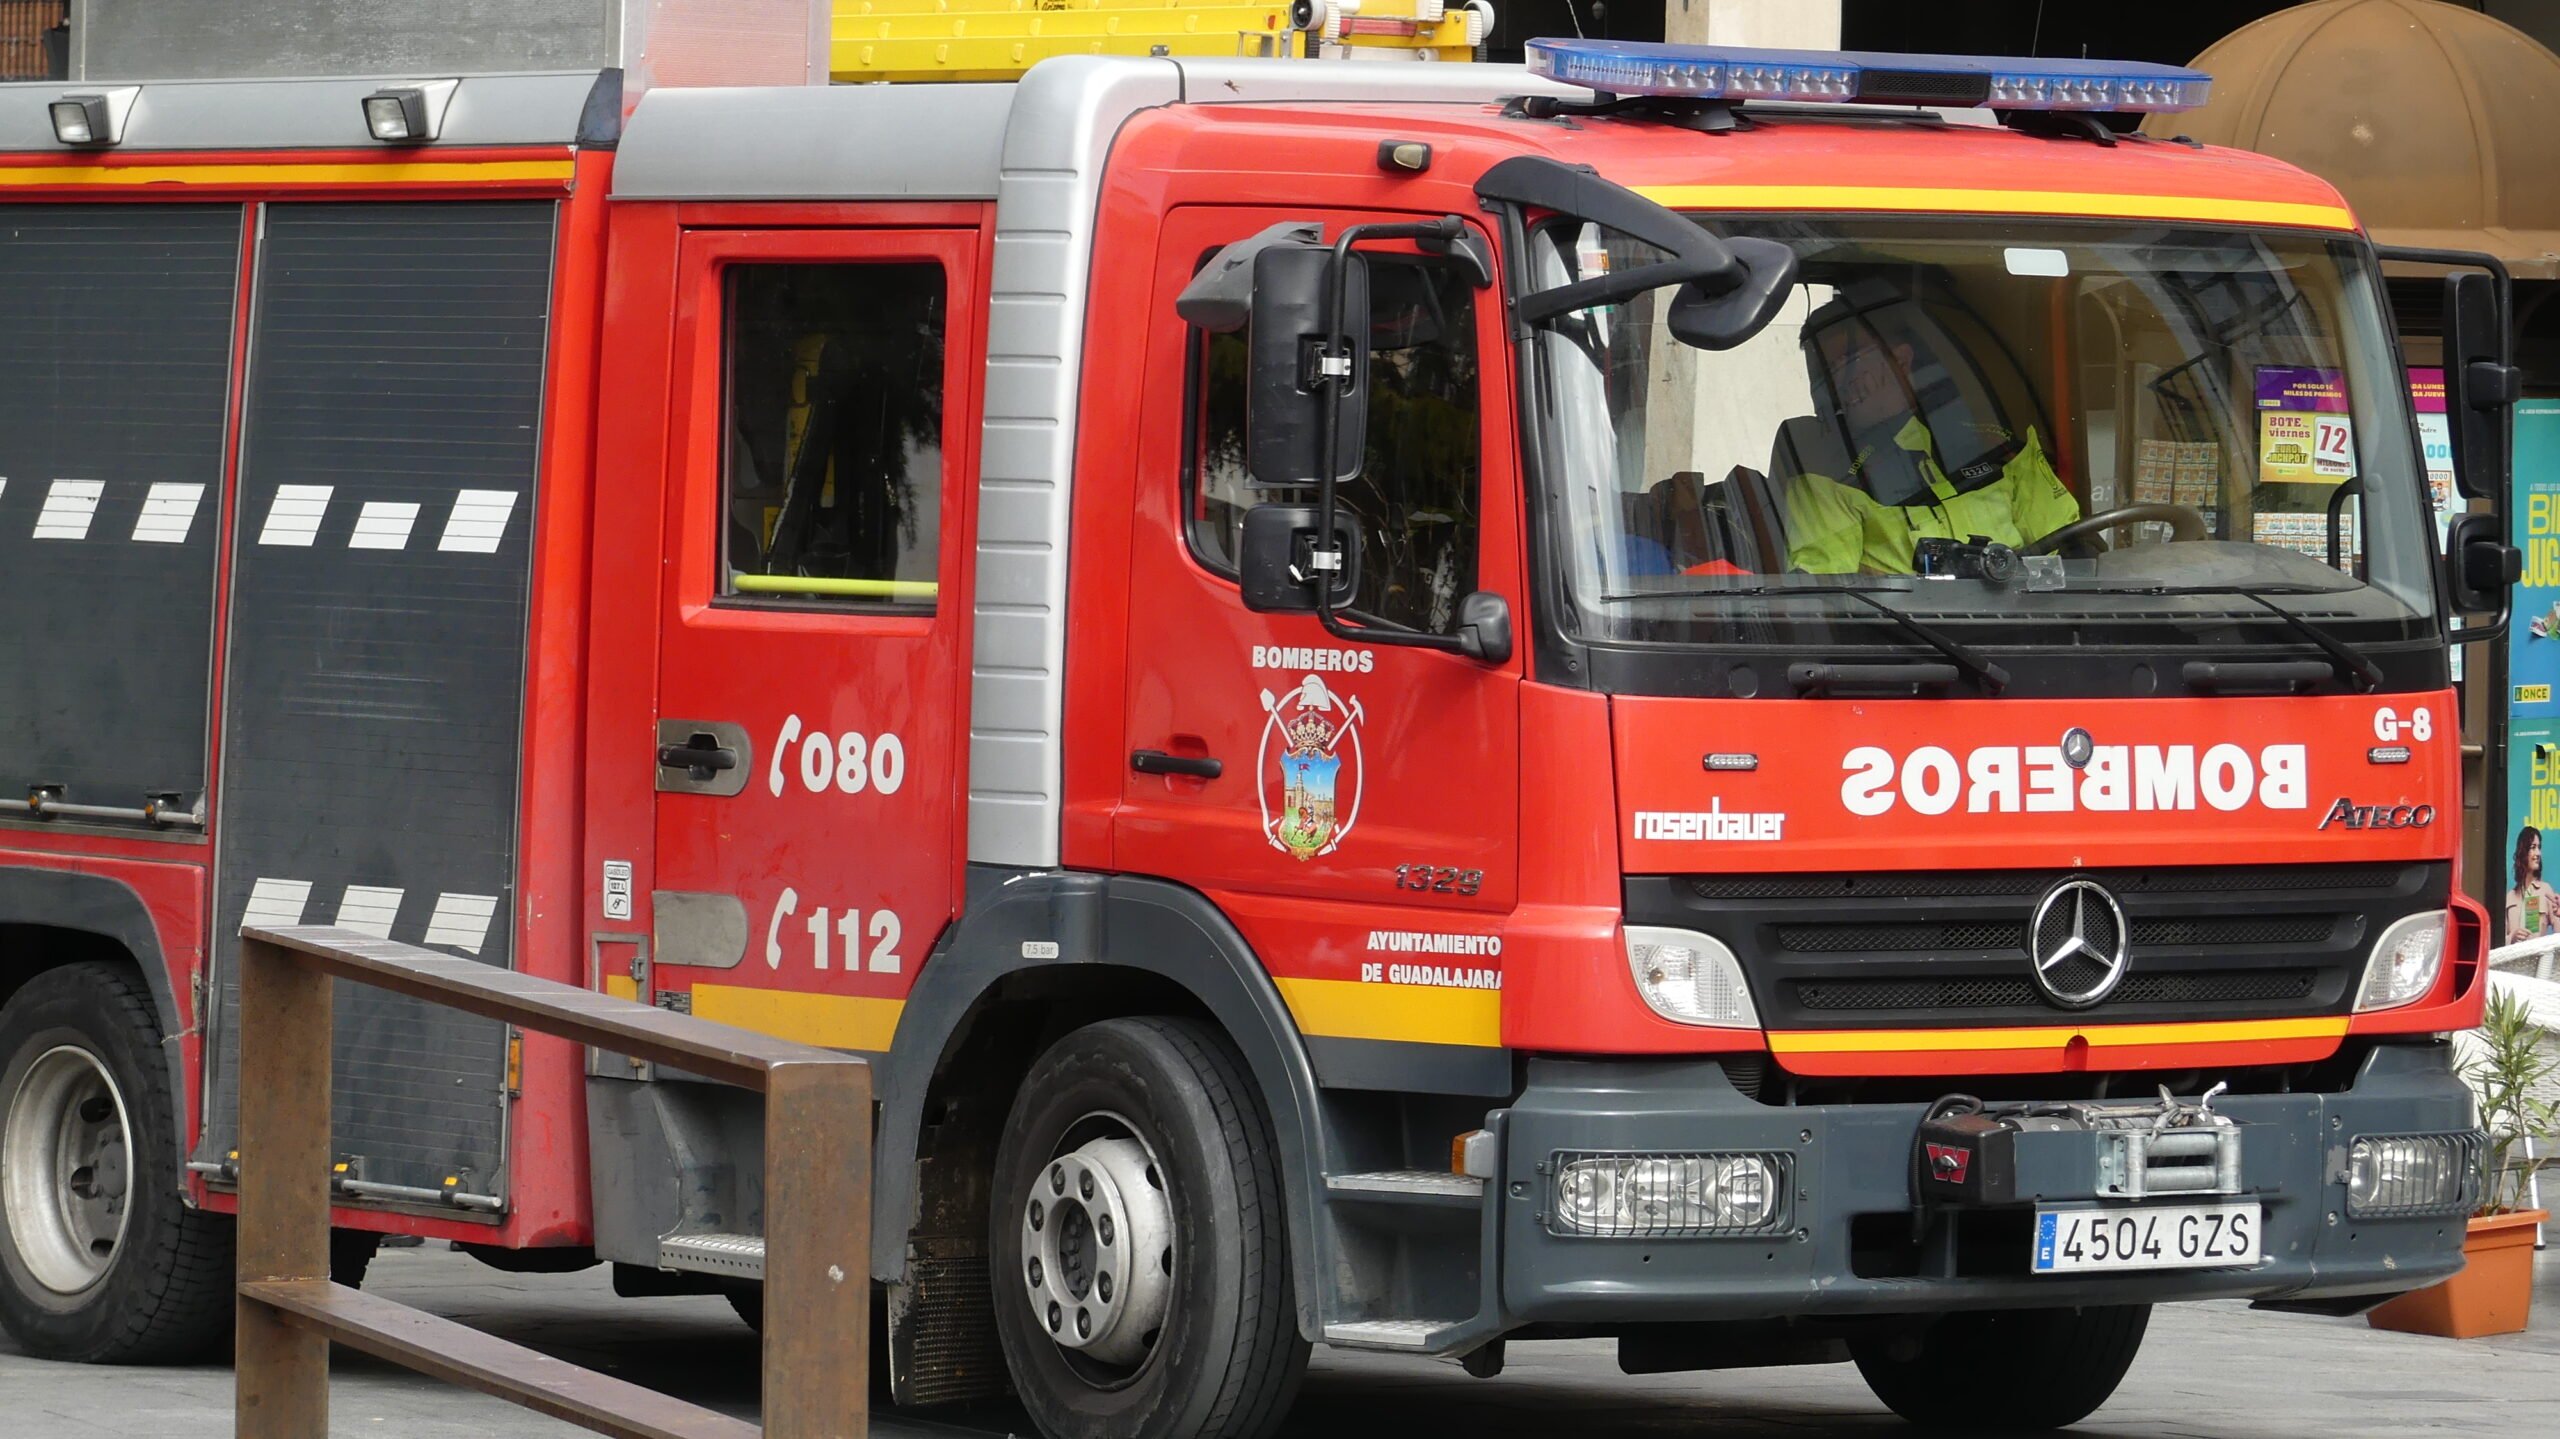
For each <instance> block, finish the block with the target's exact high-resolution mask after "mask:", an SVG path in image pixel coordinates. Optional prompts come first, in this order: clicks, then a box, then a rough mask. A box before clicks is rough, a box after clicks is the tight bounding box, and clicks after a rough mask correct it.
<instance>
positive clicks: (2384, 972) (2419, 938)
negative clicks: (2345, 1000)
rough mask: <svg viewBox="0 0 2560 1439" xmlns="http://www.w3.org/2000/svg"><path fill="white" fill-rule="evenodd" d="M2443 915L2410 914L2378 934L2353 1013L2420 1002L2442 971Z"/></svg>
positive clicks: (2442, 912)
mask: <svg viewBox="0 0 2560 1439" xmlns="http://www.w3.org/2000/svg"><path fill="white" fill-rule="evenodd" d="M2444 940H2445V914H2444V911H2442V910H2435V911H2431V912H2429V913H2427V914H2413V915H2410V916H2409V917H2408V918H2406V919H2403V920H2400V921H2399V922H2397V923H2395V924H2393V925H2392V926H2391V927H2390V928H2389V929H2386V930H2384V931H2383V932H2382V938H2380V939H2378V940H2375V941H2374V942H2373V957H2372V958H2370V959H2368V960H2366V961H2365V962H2364V987H2363V988H2362V989H2359V990H2358V991H2356V1009H2357V1010H2358V1012H2362V1011H2364V1010H2368V1009H2397V1008H2399V1007H2400V1006H2401V1005H2404V1004H2411V1003H2415V1002H2416V1001H2418V1000H2420V999H2422V998H2424V997H2425V996H2426V993H2427V991H2428V990H2430V989H2433V988H2435V987H2436V974H2437V972H2438V971H2439V970H2441V969H2443V968H2444Z"/></svg>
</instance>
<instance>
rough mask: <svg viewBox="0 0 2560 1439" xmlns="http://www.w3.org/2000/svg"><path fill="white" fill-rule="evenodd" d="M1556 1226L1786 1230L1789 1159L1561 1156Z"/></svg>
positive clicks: (1571, 1229) (1678, 1231)
mask: <svg viewBox="0 0 2560 1439" xmlns="http://www.w3.org/2000/svg"><path fill="white" fill-rule="evenodd" d="M1555 1175H1556V1179H1555V1211H1554V1212H1555V1226H1554V1227H1555V1228H1556V1229H1557V1230H1558V1231H1560V1232H1562V1233H1566V1234H1591V1235H1601V1236H1624V1237H1634V1236H1648V1237H1657V1236H1674V1237H1676V1236H1680V1235H1714V1234H1756V1233H1763V1232H1766V1231H1768V1230H1770V1229H1774V1228H1777V1227H1779V1220H1780V1219H1781V1217H1782V1216H1783V1213H1784V1210H1785V1205H1784V1203H1783V1202H1782V1201H1783V1200H1784V1198H1785V1196H1786V1187H1787V1157H1786V1156H1785V1155H1783V1154H1774V1153H1772V1154H1559V1155H1557V1156H1556V1168H1555Z"/></svg>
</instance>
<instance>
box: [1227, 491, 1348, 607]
mask: <svg viewBox="0 0 2560 1439" xmlns="http://www.w3.org/2000/svg"><path fill="white" fill-rule="evenodd" d="M1333 538H1334V543H1333V548H1334V549H1337V550H1339V551H1340V552H1341V554H1342V570H1341V572H1340V573H1338V574H1336V575H1335V576H1334V578H1333V604H1334V608H1336V609H1341V608H1344V607H1346V606H1348V605H1349V604H1350V603H1351V600H1352V597H1353V596H1355V595H1357V594H1358V593H1359V592H1360V529H1359V526H1357V525H1355V524H1354V523H1352V519H1351V516H1349V515H1347V514H1336V515H1335V516H1334V517H1333ZM1315 551H1316V507H1315V506H1313V505H1256V506H1254V507H1253V508H1252V509H1249V510H1247V511H1245V512H1244V544H1243V554H1242V555H1241V556H1240V558H1239V560H1238V563H1237V566H1236V569H1237V576H1236V578H1237V583H1238V586H1239V588H1241V589H1242V590H1243V591H1244V607H1245V608H1246V609H1249V610H1252V611H1254V612H1255V613H1256V614H1292V613H1306V612H1310V611H1312V610H1314V609H1315V607H1316V578H1317V573H1318V572H1317V570H1316V568H1315Z"/></svg>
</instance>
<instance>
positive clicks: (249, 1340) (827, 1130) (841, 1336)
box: [235, 926, 871, 1439]
mask: <svg viewBox="0 0 2560 1439" xmlns="http://www.w3.org/2000/svg"><path fill="white" fill-rule="evenodd" d="M334 979H345V980H351V981H353V982H355V983H357V984H365V985H371V986H373V987H375V988H378V989H386V990H390V991H392V992H393V993H396V994H404V995H408V996H410V997H411V998H414V999H420V1000H424V1001H426V1002H428V1003H430V1004H440V1005H445V1006H448V1007H450V1008H453V1009H459V1010H462V1011H465V1012H466V1013H470V1014H477V1015H481V1016H483V1017H486V1018H489V1019H495V1020H499V1021H501V1022H503V1023H507V1024H512V1025H515V1026H517V1027H519V1028H522V1029H528V1030H533V1031H537V1032H539V1033H543V1034H550V1035H556V1036H558V1037H560V1038H562V1039H567V1040H571V1041H574V1042H576V1043H580V1044H587V1045H593V1046H596V1047H598V1048H601V1049H609V1050H613V1051H615V1052H617V1053H621V1054H626V1055H629V1056H631V1057H633V1058H635V1059H640V1060H646V1061H649V1062H651V1063H656V1064H666V1065H673V1066H676V1067H678V1068H681V1069H684V1070H686V1071H689V1072H690V1073H693V1074H696V1075H700V1076H702V1077H704V1078H708V1079H713V1080H718V1081H720V1082H723V1083H727V1084H734V1085H737V1086H739V1087H740V1088H743V1089H752V1090H755V1091H757V1092H758V1093H761V1094H762V1095H763V1096H764V1104H765V1111H764V1123H765V1145H764V1153H765V1159H764V1183H765V1200H764V1212H765V1268H764V1274H765V1279H764V1425H763V1427H762V1429H758V1427H757V1426H756V1425H754V1424H750V1423H748V1422H746V1421H745V1420H742V1419H732V1418H730V1417H728V1416H726V1415H723V1414H717V1413H714V1412H712V1411H711V1410H708V1409H703V1408H700V1407H697V1406H695V1405H692V1404H687V1403H684V1402H683V1401H681V1400H677V1399H672V1398H669V1397H668V1396H666V1395H663V1394H660V1393H657V1392H656V1391H654V1390H650V1389H644V1388H641V1387H640V1386H638V1385H635V1384H629V1383H625V1382H624V1381H622V1380H619V1379H612V1378H608V1377H606V1376H604V1375H601V1374H597V1373H594V1372H592V1371H589V1370H585V1369H581V1368H579V1367H577V1366H576V1365H574V1364H569V1363H566V1362H564V1361H561V1360H558V1359H554V1358H551V1357H550V1356H548V1355H544V1354H540V1353H536V1352H535V1351H533V1350H530V1349H525V1348H523V1347H521V1346H518V1345H514V1344H509V1343H507V1342H505V1341H503V1340H499V1339H493V1338H491V1337H489V1336H488V1335H485V1334H482V1333H480V1332H479V1331H477V1330H474V1329H470V1328H466V1327H465V1326H463V1325H459V1324H456V1323H454V1322H452V1321H451V1320H447V1319H441V1318H438V1317H436V1316H434V1315H431V1314H425V1313H421V1312H419V1311H417V1310H414V1309H410V1308H408V1307H406V1306H404V1305H400V1304H395V1303H393V1302H391V1301H389V1300H387V1299H381V1298H377V1297H375V1296H372V1295H369V1294H364V1293H361V1292H359V1291H357V1290H354V1289H348V1288H345V1287H342V1286H340V1285H335V1284H332V1283H330V1282H329V1165H330V1159H331V1156H330V1153H329V1056H330V1050H331V1045H330V1015H329V1010H330V987H331V981H332V980H334ZM240 1035H241V1045H240V1153H241V1164H240V1233H239V1252H240V1266H239V1276H240V1281H239V1301H238V1309H239V1369H238V1373H237V1376H236V1379H235V1383H236V1386H237V1387H236V1391H235V1396H236V1397H235V1403H236V1416H237V1425H238V1429H237V1432H238V1434H239V1439H327V1435H328V1432H329V1346H330V1345H331V1344H333V1343H334V1344H343V1345H346V1346H347V1347H348V1348H350V1349H356V1350H360V1351H362V1352H364V1353H366V1354H370V1355H373V1356H374V1357H375V1358H378V1359H385V1360H388V1361H390V1362H392V1363H394V1364H399V1365H402V1366H404V1367H406V1368H410V1369H414V1370H416V1371H418V1372H419V1373H421V1374H427V1375H431V1376H433V1377H435V1378H438V1379H442V1380H444V1381H445V1382H447V1383H451V1384H458V1385H461V1386H463V1387H465V1388H470V1389H476V1390H479V1391H480V1392H482V1393H485V1394H492V1395H495V1396H497V1397H499V1398H501V1399H506V1400H510V1401H512V1402H514V1403H517V1404H521V1405H523V1406H525V1407H526V1408H528V1409H532V1410H536V1411H538V1412H540V1413H544V1414H548V1415H551V1416H552V1417H554V1418H557V1419H565V1420H567V1421H569V1422H570V1423H572V1424H576V1425H579V1426H581V1427H583V1428H586V1429H589V1430H592V1431H594V1432H596V1433H599V1434H611V1435H619V1436H623V1439H757V1436H758V1435H759V1434H761V1435H763V1436H766V1439H863V1436H864V1435H866V1434H867V1433H868V1432H869V1428H870V1408H869V1401H870V1394H871V1387H870V1374H869V1368H870V1357H871V1338H870V1327H871V1266H870V1238H871V1068H870V1066H869V1065H868V1064H867V1063H865V1062H864V1061H862V1060H860V1059H856V1058H853V1057H851V1056H848V1055H842V1054H837V1053H834V1052H832V1051H829V1050H824V1049H816V1048H812V1047H810V1046H808V1045H804V1044H794V1043H791V1042H788V1041H785V1040H779V1039H771V1038H767V1037H765V1036H763V1035H759V1034H751V1033H748V1032H747V1031H744V1030H739V1029H732V1028H730V1027H729V1026H727V1025H725V1024H715V1023H713V1022H711V1021H709V1020H702V1019H696V1018H694V1017H692V1016H691V1015H685V1014H675V1013H670V1012H668V1011H665V1010H660V1009H653V1008H651V1007H649V1006H647V1005H642V1004H635V1003H632V1002H631V1001H629V1000H623V999H615V998H612V997H610V996H608V995H602V994H596V993H594V992H592V991H589V990H584V989H579V988H577V987H575V986H572V985H566V984H558V983H554V982H552V981H550V980H545V979H535V978H532V977H530V976H527V975H522V974H516V973H514V972H512V971H509V970H504V969H499V968H496V967H494V966H491V965H486V964H481V963H478V962H476V961H473V960H467V959H457V958H454V957H453V956H450V955H444V954H437V953H435V952H433V951H431V950H424V949H417V948H414V947H412V946H409V945H405V944H398V943H395V942H393V941H390V940H383V939H375V938H373V937H372V936H370V935H364V934H358V933H356V932H355V931H353V930H346V929H338V928H334V927H324V926H300V927H295V928H289V929H246V930H243V931H242V932H241V936H240Z"/></svg>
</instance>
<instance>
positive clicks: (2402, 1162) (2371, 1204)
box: [2346, 1130, 2481, 1219]
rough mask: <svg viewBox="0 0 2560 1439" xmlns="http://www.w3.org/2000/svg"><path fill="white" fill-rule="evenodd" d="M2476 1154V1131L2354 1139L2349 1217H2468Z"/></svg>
mask: <svg viewBox="0 0 2560 1439" xmlns="http://www.w3.org/2000/svg"><path fill="white" fill-rule="evenodd" d="M2480 1150H2481V1137H2480V1134H2479V1133H2478V1131H2476V1130H2475V1131H2473V1132H2471V1133H2468V1134H2392V1135H2374V1134H2364V1135H2358V1136H2357V1137H2356V1139H2355V1142H2354V1143H2352V1144H2350V1145H2348V1146H2347V1175H2346V1178H2347V1213H2349V1214H2351V1215H2354V1216H2355V1217H2356V1218H2358V1219H2394V1218H2414V1217H2418V1216H2421V1215H2431V1214H2467V1213H2469V1212H2470V1211H2471V1206H2472V1204H2473V1202H2474V1200H2475V1194H2474V1184H2475V1181H2476V1180H2477V1178H2478V1175H2479V1169H2480Z"/></svg>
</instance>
